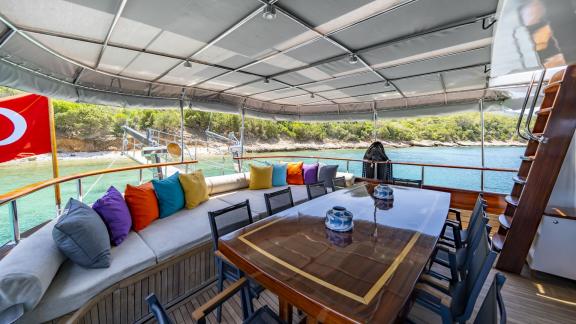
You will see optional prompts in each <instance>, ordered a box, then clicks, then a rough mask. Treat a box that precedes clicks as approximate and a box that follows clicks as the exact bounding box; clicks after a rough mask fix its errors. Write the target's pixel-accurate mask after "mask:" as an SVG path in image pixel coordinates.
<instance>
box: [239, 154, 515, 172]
mask: <svg viewBox="0 0 576 324" xmlns="http://www.w3.org/2000/svg"><path fill="white" fill-rule="evenodd" d="M262 159H312V160H332V161H346V162H363V163H371V164H392V165H413V166H419V167H431V168H448V169H463V170H477V171H495V172H518V169H509V168H486V167H478V166H468V165H451V164H431V163H416V162H400V161H373V160H364V159H347V158H337V157H328V156H309V155H257V156H244V157H235V158H234V160H262Z"/></svg>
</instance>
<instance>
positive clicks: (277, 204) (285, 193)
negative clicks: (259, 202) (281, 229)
mask: <svg viewBox="0 0 576 324" xmlns="http://www.w3.org/2000/svg"><path fill="white" fill-rule="evenodd" d="M264 200H265V201H266V211H267V212H268V216H271V215H274V214H276V213H279V212H281V211H283V210H286V209H288V208H291V207H294V200H293V199H292V189H290V187H288V188H286V189H282V190H278V191H275V192H271V193H265V194H264Z"/></svg>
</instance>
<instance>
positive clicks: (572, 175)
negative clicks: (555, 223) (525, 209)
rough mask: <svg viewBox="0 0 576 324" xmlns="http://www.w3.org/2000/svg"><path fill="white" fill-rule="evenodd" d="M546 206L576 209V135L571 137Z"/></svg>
mask: <svg viewBox="0 0 576 324" xmlns="http://www.w3.org/2000/svg"><path fill="white" fill-rule="evenodd" d="M548 206H553V207H564V208H576V133H575V134H574V136H573V137H572V143H570V148H568V153H566V158H565V159H564V164H562V168H561V169H560V174H558V179H557V180H556V185H555V186H554V190H553V191H552V194H551V196H550V200H549V201H548Z"/></svg>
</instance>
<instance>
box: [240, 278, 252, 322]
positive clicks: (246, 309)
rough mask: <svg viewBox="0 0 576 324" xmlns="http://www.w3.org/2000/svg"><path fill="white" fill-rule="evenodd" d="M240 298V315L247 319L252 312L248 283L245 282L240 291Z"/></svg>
mask: <svg viewBox="0 0 576 324" xmlns="http://www.w3.org/2000/svg"><path fill="white" fill-rule="evenodd" d="M240 296H241V299H242V316H244V320H246V319H248V318H249V317H250V316H251V315H252V313H254V306H253V305H252V293H251V292H250V284H246V285H245V286H244V287H243V288H242V290H241V291H240Z"/></svg>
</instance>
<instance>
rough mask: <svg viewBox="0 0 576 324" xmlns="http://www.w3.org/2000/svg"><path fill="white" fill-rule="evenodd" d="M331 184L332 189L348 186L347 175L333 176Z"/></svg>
mask: <svg viewBox="0 0 576 324" xmlns="http://www.w3.org/2000/svg"><path fill="white" fill-rule="evenodd" d="M331 186H332V191H336V190H339V189H342V188H346V177H336V178H332V183H331Z"/></svg>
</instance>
